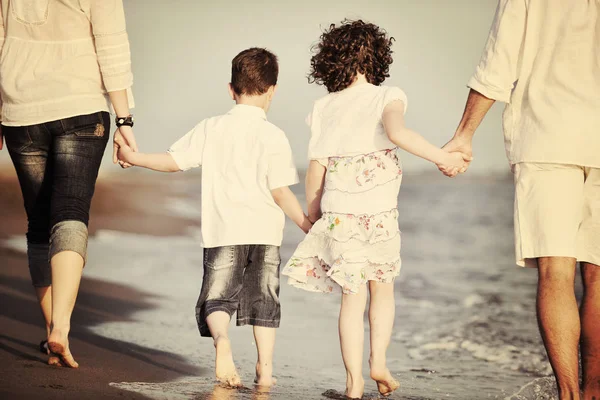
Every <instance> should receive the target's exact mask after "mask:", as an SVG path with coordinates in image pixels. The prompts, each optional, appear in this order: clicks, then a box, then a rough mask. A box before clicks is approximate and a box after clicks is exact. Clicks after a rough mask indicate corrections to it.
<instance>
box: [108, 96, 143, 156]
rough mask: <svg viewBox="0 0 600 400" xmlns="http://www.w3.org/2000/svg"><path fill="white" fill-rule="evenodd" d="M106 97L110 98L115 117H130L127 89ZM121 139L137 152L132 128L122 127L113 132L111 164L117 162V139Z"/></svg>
mask: <svg viewBox="0 0 600 400" xmlns="http://www.w3.org/2000/svg"><path fill="white" fill-rule="evenodd" d="M108 96H109V97H110V102H111V103H112V106H113V108H114V110H115V114H116V115H117V117H127V116H129V115H131V112H130V110H129V97H128V94H127V89H122V90H117V91H114V92H108ZM119 136H120V137H121V138H123V139H124V140H125V142H126V143H127V145H128V146H129V147H130V148H131V149H132V150H133V151H138V146H137V143H136V141H135V135H134V134H133V128H132V127H130V126H122V127H120V128H119V129H117V130H116V131H115V134H114V139H113V163H114V164H116V163H117V162H118V161H119V160H118V157H117V152H118V150H119V145H118V144H117V139H118V138H119Z"/></svg>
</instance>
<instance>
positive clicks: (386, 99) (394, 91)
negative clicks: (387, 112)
mask: <svg viewBox="0 0 600 400" xmlns="http://www.w3.org/2000/svg"><path fill="white" fill-rule="evenodd" d="M396 100H400V101H402V102H403V103H404V114H406V110H407V109H408V98H407V97H406V93H404V91H403V90H402V89H400V88H399V87H396V86H390V87H388V88H387V89H386V91H385V94H384V95H383V107H382V108H381V112H382V113H383V110H384V109H385V106H387V105H388V104H390V103H391V102H392V101H396Z"/></svg>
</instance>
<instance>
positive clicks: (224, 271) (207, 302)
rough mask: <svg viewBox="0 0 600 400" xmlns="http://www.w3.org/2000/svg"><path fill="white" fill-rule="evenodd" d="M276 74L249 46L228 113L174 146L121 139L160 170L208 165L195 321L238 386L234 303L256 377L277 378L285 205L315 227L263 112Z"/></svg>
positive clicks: (127, 153) (122, 154)
mask: <svg viewBox="0 0 600 400" xmlns="http://www.w3.org/2000/svg"><path fill="white" fill-rule="evenodd" d="M278 73H279V67H278V63H277V57H276V56H275V55H274V54H272V53H271V52H269V51H267V50H265V49H259V48H251V49H248V50H244V51H242V52H241V53H240V54H238V55H237V56H236V57H235V58H234V59H233V62H232V72H231V83H230V85H229V91H230V94H231V97H232V99H233V100H235V102H236V105H235V106H234V107H233V109H231V110H230V111H229V112H228V113H227V114H225V115H221V116H217V117H212V118H208V119H205V120H203V121H202V122H200V124H198V125H197V126H196V127H195V128H194V129H193V130H191V131H190V132H189V133H188V134H186V135H185V136H184V137H182V138H181V139H180V140H179V141H177V142H176V143H175V144H174V145H173V146H172V147H171V148H170V149H169V151H168V153H162V154H143V153H137V152H133V151H132V150H131V149H130V148H129V147H127V146H126V145H124V144H123V143H120V142H118V143H117V144H118V145H119V146H120V149H119V153H118V157H119V160H120V161H121V162H124V163H129V164H131V165H134V166H140V167H144V168H149V169H153V170H156V171H163V172H176V171H182V170H187V169H190V168H195V167H200V166H202V228H201V231H202V241H201V245H202V246H203V247H204V278H203V280H202V290H201V293H200V297H199V299H198V303H197V305H196V319H197V321H198V328H199V329H200V334H201V335H202V336H207V337H210V336H212V338H213V340H214V343H215V348H216V362H215V364H216V365H215V372H216V377H217V379H218V380H219V381H221V382H224V383H227V384H229V385H232V386H239V385H241V380H240V377H239V375H238V373H237V370H236V367H235V364H234V362H233V356H232V353H231V345H230V341H229V338H228V333H227V330H228V326H229V321H230V319H231V316H232V315H233V314H234V313H235V312H236V311H237V325H238V326H239V325H246V324H249V325H253V326H254V336H255V341H256V347H257V351H258V362H257V364H256V380H255V383H257V384H258V385H261V386H271V385H272V384H273V383H274V379H273V377H272V371H273V366H272V359H273V348H274V345H275V328H277V327H279V320H280V306H279V266H280V262H281V259H280V256H279V246H280V245H281V241H282V236H283V227H284V221H285V216H284V213H285V214H286V215H287V216H288V217H289V218H290V219H292V221H294V222H295V223H296V224H297V225H298V226H299V227H300V228H301V229H302V230H303V231H304V232H308V230H309V229H310V227H311V225H312V224H311V222H310V221H309V220H308V218H307V217H306V215H305V214H304V212H303V211H302V208H301V206H300V204H299V203H298V200H297V199H296V196H295V195H294V194H293V193H292V192H291V190H290V189H289V188H288V186H289V185H294V184H296V183H298V174H297V172H296V168H295V167H294V163H293V159H292V151H291V148H290V145H289V142H288V140H287V138H286V136H285V134H284V133H283V131H281V130H280V129H279V128H277V127H276V126H275V125H273V124H271V123H270V122H268V121H267V118H266V111H267V110H268V109H269V106H270V104H271V100H272V98H273V95H274V93H275V87H276V84H277V77H278Z"/></svg>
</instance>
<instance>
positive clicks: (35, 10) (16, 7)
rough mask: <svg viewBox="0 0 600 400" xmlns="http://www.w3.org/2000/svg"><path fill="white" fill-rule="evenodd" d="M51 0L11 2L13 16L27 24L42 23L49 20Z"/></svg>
mask: <svg viewBox="0 0 600 400" xmlns="http://www.w3.org/2000/svg"><path fill="white" fill-rule="evenodd" d="M49 4H50V0H16V1H11V2H10V7H11V8H12V14H13V17H14V18H15V19H16V20H17V21H19V22H21V23H23V24H26V25H42V24H44V23H46V21H47V20H48V8H49Z"/></svg>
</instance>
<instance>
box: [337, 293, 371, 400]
mask: <svg viewBox="0 0 600 400" xmlns="http://www.w3.org/2000/svg"><path fill="white" fill-rule="evenodd" d="M366 305H367V285H361V286H360V288H359V290H358V293H356V294H343V295H342V306H341V308H340V319H339V333H340V345H341V348H342V359H343V360H344V366H345V367H346V396H348V397H350V398H352V399H354V398H361V397H362V395H363V392H364V389H365V380H364V378H363V376H362V367H363V351H364V341H365V322H364V316H365V306H366Z"/></svg>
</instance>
